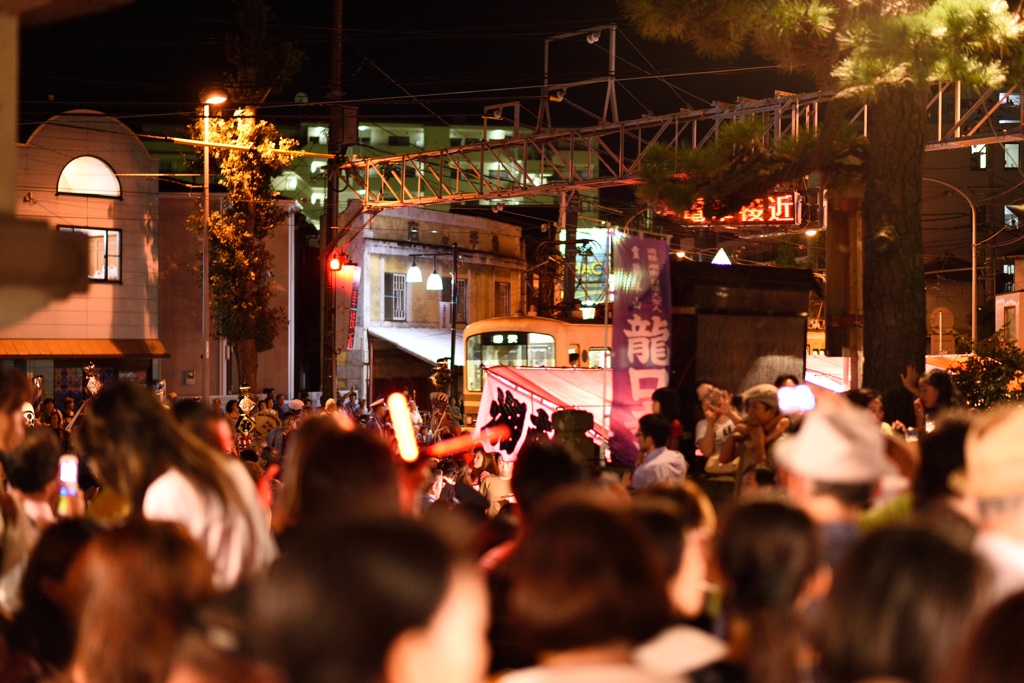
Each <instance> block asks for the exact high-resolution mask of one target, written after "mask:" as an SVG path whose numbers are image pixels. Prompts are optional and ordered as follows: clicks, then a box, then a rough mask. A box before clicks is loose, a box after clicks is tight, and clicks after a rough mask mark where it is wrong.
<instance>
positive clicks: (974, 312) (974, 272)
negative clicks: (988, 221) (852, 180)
mask: <svg viewBox="0 0 1024 683" xmlns="http://www.w3.org/2000/svg"><path fill="white" fill-rule="evenodd" d="M921 180H927V181H928V182H931V183H937V184H939V185H942V186H943V187H946V188H949V189H950V190H953V192H956V193H957V194H958V195H960V196H961V197H963V199H964V201H965V202H967V206H969V207H971V343H972V344H973V343H974V342H976V341H978V211H977V210H976V209H975V208H974V202H972V201H971V198H970V197H968V196H967V195H966V194H965V193H964V191H963V190H961V189H960V188H958V187H956V186H955V185H950V184H949V183H947V182H945V181H943V180H936V179H935V178H922V179H921Z"/></svg>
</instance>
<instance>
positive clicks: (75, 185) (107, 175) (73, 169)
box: [57, 156, 121, 198]
mask: <svg viewBox="0 0 1024 683" xmlns="http://www.w3.org/2000/svg"><path fill="white" fill-rule="evenodd" d="M57 194H80V195H85V196H87V197H118V198H119V197H120V196H121V182H120V181H119V180H118V179H117V174H115V173H114V169H112V168H111V167H110V164H108V163H107V162H105V161H103V159H99V158H97V157H93V156H80V157H76V158H74V159H72V160H71V161H69V162H68V164H67V166H65V167H64V169H63V170H62V171H61V172H60V177H59V178H58V179H57Z"/></svg>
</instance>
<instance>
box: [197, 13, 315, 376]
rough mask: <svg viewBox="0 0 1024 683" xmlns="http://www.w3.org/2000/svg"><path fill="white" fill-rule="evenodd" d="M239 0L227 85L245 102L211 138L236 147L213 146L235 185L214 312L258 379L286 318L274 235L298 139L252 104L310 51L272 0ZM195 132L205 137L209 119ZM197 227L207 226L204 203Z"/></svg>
mask: <svg viewBox="0 0 1024 683" xmlns="http://www.w3.org/2000/svg"><path fill="white" fill-rule="evenodd" d="M234 4H235V10H236V12H237V14H238V23H239V31H238V32H237V33H233V34H230V35H228V36H227V39H226V48H225V52H226V57H227V61H228V62H229V63H230V64H231V65H232V66H234V69H235V70H234V72H231V73H226V74H225V86H226V88H227V90H228V99H229V101H230V102H233V103H235V104H236V105H238V106H239V108H238V109H237V110H236V111H235V115H234V116H233V117H231V118H219V117H213V118H211V119H210V122H209V125H210V133H209V134H210V138H209V139H210V141H211V142H217V143H227V144H229V145H232V146H233V147H232V148H227V147H223V148H222V147H211V148H210V162H211V167H212V168H214V169H217V170H218V171H219V177H218V180H217V182H218V183H219V184H220V185H223V186H224V187H225V188H226V189H227V198H226V201H225V202H224V203H223V207H224V208H223V210H220V211H211V213H210V252H209V253H210V283H209V284H210V290H209V291H210V313H211V316H212V318H213V326H214V331H215V332H216V334H217V335H218V336H221V337H224V338H225V339H227V340H228V344H230V346H231V349H232V352H233V354H234V357H235V359H236V360H237V362H238V374H239V379H240V380H241V383H242V384H250V385H255V384H256V379H257V378H256V373H257V371H258V369H259V353H260V352H261V351H268V350H270V349H271V348H273V346H274V339H275V338H276V337H277V335H278V333H279V332H280V331H281V329H282V327H283V326H284V324H285V322H286V317H285V312H284V310H283V309H280V308H273V307H271V306H270V295H271V287H272V285H273V282H274V277H273V270H272V267H273V262H272V258H271V255H270V252H269V251H268V250H267V247H266V240H267V238H268V237H270V235H271V233H272V231H273V229H274V227H275V226H276V225H277V224H278V223H279V222H280V221H281V220H282V219H283V218H284V212H283V211H282V210H281V209H280V208H279V207H278V205H277V196H278V193H277V192H275V191H274V190H273V187H272V185H271V181H272V179H273V178H274V176H276V175H278V174H279V173H280V172H281V171H282V170H283V169H284V168H286V167H287V166H288V165H289V163H290V162H291V156H289V155H287V154H282V153H281V151H282V150H291V149H294V148H295V147H297V146H298V141H296V140H291V139H288V138H283V137H281V134H280V133H279V132H278V130H277V128H276V127H274V126H273V125H272V124H270V123H268V122H266V121H261V120H259V119H258V118H257V116H256V110H255V108H254V107H253V106H250V105H256V104H259V103H261V102H263V101H264V100H266V98H267V96H268V95H269V94H270V93H271V92H272V91H273V90H274V89H276V88H279V87H280V86H282V85H285V84H287V83H288V82H289V81H290V80H291V78H292V76H294V75H295V73H296V72H297V71H298V69H299V67H300V66H301V64H302V60H303V58H304V55H303V54H302V52H301V51H299V50H298V49H296V48H295V46H294V45H293V44H292V43H290V42H287V41H282V40H279V39H277V38H276V37H275V36H273V35H271V31H270V29H271V27H272V25H273V17H272V16H271V13H270V9H269V7H268V6H267V4H266V2H265V0H235V3H234ZM191 133H192V136H193V138H195V139H197V140H202V139H203V120H202V119H199V120H198V121H196V122H195V123H194V124H193V125H192V126H191ZM234 147H238V148H237V149H236V148H234ZM212 208H213V207H211V209H212ZM190 228H191V229H193V230H194V231H196V232H200V233H201V232H202V228H203V215H202V208H201V207H200V210H199V212H198V213H197V214H196V215H194V216H192V217H191V220H190Z"/></svg>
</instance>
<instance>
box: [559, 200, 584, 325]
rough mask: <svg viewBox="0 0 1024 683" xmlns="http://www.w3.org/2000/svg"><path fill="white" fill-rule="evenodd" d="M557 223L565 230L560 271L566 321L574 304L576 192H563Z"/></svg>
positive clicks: (577, 209) (578, 212)
mask: <svg viewBox="0 0 1024 683" xmlns="http://www.w3.org/2000/svg"><path fill="white" fill-rule="evenodd" d="M558 214H559V215H558V222H559V223H560V224H561V227H562V229H563V230H565V267H564V268H563V269H562V312H563V314H564V315H565V318H566V320H568V319H569V318H571V317H572V311H573V309H574V308H575V303H576V225H577V219H578V218H579V214H580V195H579V193H578V192H563V193H562V196H561V202H560V204H559V210H558Z"/></svg>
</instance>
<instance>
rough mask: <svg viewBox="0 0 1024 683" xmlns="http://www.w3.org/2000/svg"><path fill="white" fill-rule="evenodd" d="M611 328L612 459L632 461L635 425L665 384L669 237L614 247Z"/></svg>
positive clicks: (630, 240)
mask: <svg viewBox="0 0 1024 683" xmlns="http://www.w3.org/2000/svg"><path fill="white" fill-rule="evenodd" d="M613 277H614V278H615V308H614V309H613V310H614V313H615V314H614V316H613V318H614V326H613V328H612V349H614V353H613V354H612V411H611V429H612V436H611V439H610V440H609V446H610V448H611V452H612V458H613V460H614V461H615V462H616V463H618V464H622V465H628V466H630V467H632V466H633V465H634V464H635V463H636V458H637V443H636V436H635V434H636V429H637V425H638V424H639V421H640V418H641V416H643V415H645V414H647V413H649V412H651V395H652V394H653V393H654V390H655V389H658V388H659V387H664V386H668V376H669V349H670V348H671V345H670V343H669V342H670V340H669V334H670V332H669V327H670V325H669V323H670V322H671V316H672V301H671V297H672V288H671V280H670V278H669V266H668V242H666V241H664V240H657V239H650V238H646V237H626V238H625V239H623V240H622V241H621V242H619V243H618V244H617V245H616V246H615V272H614V275H613Z"/></svg>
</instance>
